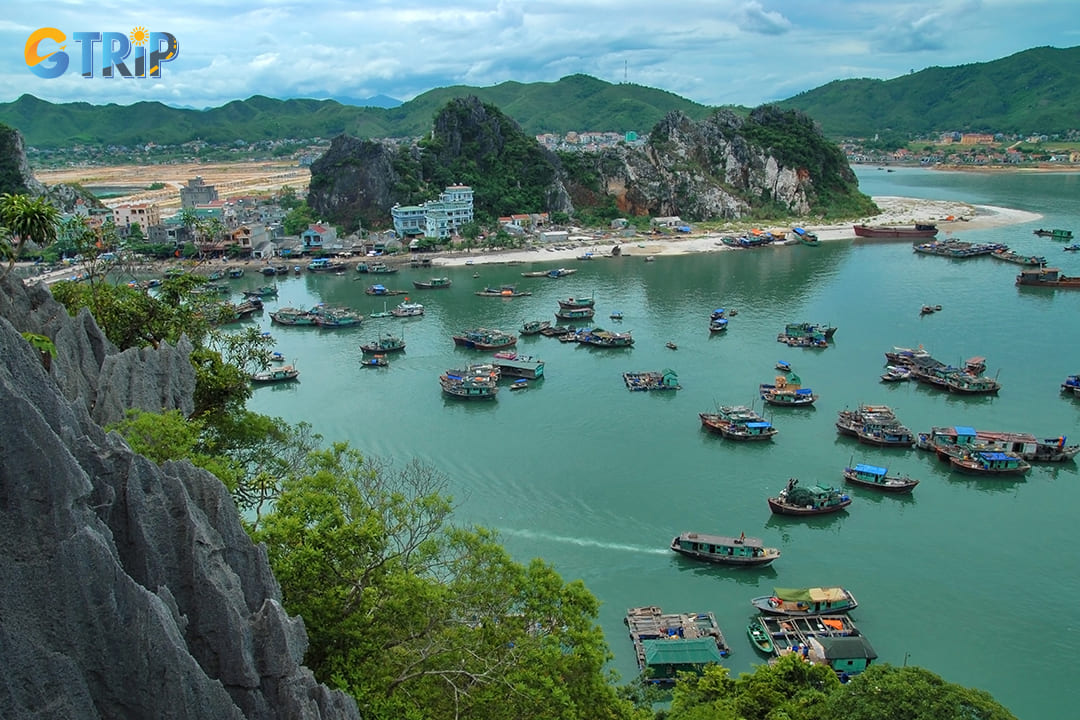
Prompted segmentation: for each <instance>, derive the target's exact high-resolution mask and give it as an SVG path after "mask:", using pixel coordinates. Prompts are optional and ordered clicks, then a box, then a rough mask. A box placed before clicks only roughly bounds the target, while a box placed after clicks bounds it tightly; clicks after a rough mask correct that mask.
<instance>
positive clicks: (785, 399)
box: [758, 373, 818, 407]
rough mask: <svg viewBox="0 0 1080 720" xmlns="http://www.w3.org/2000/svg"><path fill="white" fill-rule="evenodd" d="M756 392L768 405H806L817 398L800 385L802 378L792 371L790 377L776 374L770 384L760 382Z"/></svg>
mask: <svg viewBox="0 0 1080 720" xmlns="http://www.w3.org/2000/svg"><path fill="white" fill-rule="evenodd" d="M758 394H759V395H761V399H762V400H764V401H765V402H767V403H769V404H770V405H779V406H780V407H806V406H808V405H813V404H814V402H816V401H817V399H818V396H817V393H815V392H814V391H813V390H811V389H810V388H804V387H802V380H801V379H800V378H799V376H798V375H796V374H794V373H792V374H791V376H790V377H785V376H783V375H777V376H776V377H775V378H774V379H773V384H771V385H770V384H768V383H761V384H760V385H758Z"/></svg>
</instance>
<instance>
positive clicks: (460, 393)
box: [439, 370, 499, 400]
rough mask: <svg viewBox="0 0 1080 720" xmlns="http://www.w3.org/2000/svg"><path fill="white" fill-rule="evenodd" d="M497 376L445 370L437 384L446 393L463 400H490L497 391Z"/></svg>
mask: <svg viewBox="0 0 1080 720" xmlns="http://www.w3.org/2000/svg"><path fill="white" fill-rule="evenodd" d="M496 380H497V378H492V377H491V376H490V375H486V374H481V375H476V374H472V373H466V374H462V373H461V371H460V370H447V371H446V373H444V374H443V375H441V376H440V377H439V385H440V386H441V387H442V391H443V392H444V393H446V394H447V395H450V396H451V397H455V398H461V399H464V400H491V399H494V397H495V395H497V394H498V392H499V386H498V385H497V384H496Z"/></svg>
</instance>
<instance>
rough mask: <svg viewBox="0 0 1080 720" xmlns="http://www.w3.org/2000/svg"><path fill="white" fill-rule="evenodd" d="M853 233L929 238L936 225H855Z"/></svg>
mask: <svg viewBox="0 0 1080 720" xmlns="http://www.w3.org/2000/svg"><path fill="white" fill-rule="evenodd" d="M853 229H854V230H855V235H856V236H857V237H865V238H929V237H934V236H935V235H937V233H938V229H937V226H936V225H932V224H929V223H916V224H915V225H893V226H888V225H855V226H854V228H853Z"/></svg>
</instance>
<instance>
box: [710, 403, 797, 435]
mask: <svg viewBox="0 0 1080 720" xmlns="http://www.w3.org/2000/svg"><path fill="white" fill-rule="evenodd" d="M698 418H700V419H701V424H702V426H704V427H705V428H707V429H708V430H711V431H713V432H717V433H720V434H721V435H723V436H724V437H726V438H728V439H730V440H771V439H772V437H773V436H774V435H776V433H777V432H778V431H777V429H776V428H774V427H773V426H772V423H770V422H768V421H766V420H765V418H763V417H761V416H760V415H758V414H757V413H756V412H754V411H753V409H751V408H748V407H746V406H745V405H728V406H723V407H719V408H717V412H715V413H698Z"/></svg>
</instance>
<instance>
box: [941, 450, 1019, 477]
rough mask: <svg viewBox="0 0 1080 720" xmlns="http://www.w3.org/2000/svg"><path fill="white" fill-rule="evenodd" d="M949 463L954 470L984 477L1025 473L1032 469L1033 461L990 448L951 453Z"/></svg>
mask: <svg viewBox="0 0 1080 720" xmlns="http://www.w3.org/2000/svg"><path fill="white" fill-rule="evenodd" d="M949 464H950V465H952V468H953V470H958V471H959V472H962V473H967V474H968V475H982V476H984V477H1001V476H1004V475H1023V474H1025V473H1026V472H1027V471H1028V470H1030V469H1031V463H1029V462H1027V461H1026V460H1024V458H1022V457H1020V456H1019V455H1017V454H1016V453H1011V452H997V451H989V450H971V451H966V452H964V453H962V454H960V455H950V456H949Z"/></svg>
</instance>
